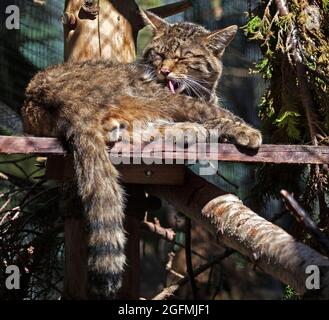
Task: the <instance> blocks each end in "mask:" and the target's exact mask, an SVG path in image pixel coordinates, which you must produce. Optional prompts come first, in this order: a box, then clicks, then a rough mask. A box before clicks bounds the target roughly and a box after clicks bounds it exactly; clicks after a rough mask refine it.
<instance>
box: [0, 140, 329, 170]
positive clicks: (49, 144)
mask: <svg viewBox="0 0 329 320" xmlns="http://www.w3.org/2000/svg"><path fill="white" fill-rule="evenodd" d="M126 150H127V151H126ZM141 151H142V152H141ZM111 152H112V155H114V156H113V159H114V160H118V159H119V160H120V159H121V158H122V159H127V158H134V159H135V160H138V159H141V160H142V161H141V163H143V161H144V160H147V161H148V162H152V161H154V162H155V161H157V163H158V162H159V160H161V159H163V160H165V159H166V160H168V161H169V160H181V161H183V160H188V159H197V160H214V161H216V160H217V161H232V162H247V163H277V164H280V163H290V164H328V163H329V147H327V146H308V145H262V146H261V147H260V149H259V150H258V152H257V153H256V154H248V153H244V152H245V151H243V150H239V149H238V148H237V147H236V146H235V145H232V144H224V143H219V144H218V145H217V146H215V147H214V146H212V148H210V147H209V146H207V145H205V144H198V145H195V146H192V147H190V148H189V149H182V148H177V147H173V146H164V147H163V146H162V144H161V143H160V144H149V145H145V146H143V147H142V148H141V150H139V151H138V148H136V147H134V146H127V145H123V144H121V143H117V144H116V145H115V146H114V148H112V149H111ZM0 153H4V154H35V155H38V154H43V155H63V156H64V155H66V154H67V152H66V151H65V149H64V148H63V147H62V145H61V143H60V141H59V140H58V139H56V138H35V137H7V136H0ZM142 155H143V156H144V157H142ZM168 161H167V162H168Z"/></svg>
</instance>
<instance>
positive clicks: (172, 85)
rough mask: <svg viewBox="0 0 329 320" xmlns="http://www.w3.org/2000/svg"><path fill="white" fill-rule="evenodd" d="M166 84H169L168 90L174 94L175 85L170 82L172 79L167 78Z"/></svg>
mask: <svg viewBox="0 0 329 320" xmlns="http://www.w3.org/2000/svg"><path fill="white" fill-rule="evenodd" d="M168 85H169V89H170V91H171V92H172V93H173V94H176V92H175V86H174V84H173V83H172V81H170V80H169V82H168Z"/></svg>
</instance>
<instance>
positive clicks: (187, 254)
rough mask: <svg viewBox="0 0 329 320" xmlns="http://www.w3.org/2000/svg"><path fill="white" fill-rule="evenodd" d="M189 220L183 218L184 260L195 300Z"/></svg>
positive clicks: (196, 291) (195, 287)
mask: <svg viewBox="0 0 329 320" xmlns="http://www.w3.org/2000/svg"><path fill="white" fill-rule="evenodd" d="M191 228H192V226H191V219H190V218H188V217H185V260H186V271H187V275H188V277H189V280H190V284H191V289H192V294H193V299H194V300H197V297H198V288H197V285H196V283H195V278H194V275H193V264H192V254H191V242H192V237H191Z"/></svg>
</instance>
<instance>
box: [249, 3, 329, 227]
mask: <svg viewBox="0 0 329 320" xmlns="http://www.w3.org/2000/svg"><path fill="white" fill-rule="evenodd" d="M276 2H277V1H273V0H269V1H259V2H258V6H257V8H256V9H255V10H253V11H252V12H249V20H248V23H247V24H246V25H245V27H244V31H245V34H246V35H247V36H248V37H249V39H250V40H251V41H255V42H257V43H258V44H259V46H260V48H261V51H262V53H263V58H262V59H261V61H259V62H258V63H257V64H256V65H255V67H254V69H253V72H254V73H258V74H260V75H261V76H262V77H263V78H264V79H265V80H266V81H267V84H268V87H267V90H266V92H265V94H264V95H263V98H262V101H261V104H260V106H259V116H260V118H261V119H262V121H263V124H264V132H265V133H266V140H267V141H269V142H271V143H281V144H282V143H295V144H311V143H312V144H319V145H321V144H323V145H325V144H327V145H328V135H329V125H328V119H329V78H328V77H327V75H328V72H329V41H328V40H329V27H328V23H327V21H328V19H329V6H328V1H317V2H314V1H308V0H301V1H299V0H298V1H297V0H292V1H287V2H286V1H284V3H287V6H288V11H289V12H288V14H286V15H282V14H280V12H279V10H278V7H277V6H276ZM298 55H299V56H300V60H298V59H299V58H298V59H297V58H296V57H299V56H298ZM303 82H304V83H305V84H306V85H304V86H303ZM308 97H309V99H308ZM286 170H290V173H293V175H292V174H289V173H287V172H286ZM258 172H259V175H258V188H256V190H255V196H257V194H258V195H260V196H259V201H260V202H261V203H264V201H266V200H267V199H269V198H273V197H274V198H276V197H278V195H279V193H278V191H279V188H278V186H280V187H284V188H287V187H289V186H290V187H291V189H290V190H292V191H294V192H297V196H300V197H301V199H303V203H304V205H305V206H306V207H307V208H308V209H309V210H312V211H313V214H314V215H319V214H320V215H321V216H322V217H324V216H328V214H324V213H323V212H322V213H321V212H320V211H321V209H320V210H319V209H318V208H325V207H326V203H325V202H326V201H328V199H327V200H326V197H327V195H328V177H327V173H326V172H325V170H324V169H323V168H322V167H319V166H316V167H311V168H303V167H301V166H299V167H295V168H294V169H293V170H292V168H290V169H287V167H286V166H281V167H280V166H276V167H275V168H274V167H273V166H264V167H262V168H260V169H259V170H258ZM294 186H295V187H294ZM296 187H297V190H295V189H296ZM257 189H258V190H257ZM260 189H261V190H262V192H259V190H260ZM288 190H289V189H288ZM326 219H328V217H327V218H326ZM327 232H328V230H327Z"/></svg>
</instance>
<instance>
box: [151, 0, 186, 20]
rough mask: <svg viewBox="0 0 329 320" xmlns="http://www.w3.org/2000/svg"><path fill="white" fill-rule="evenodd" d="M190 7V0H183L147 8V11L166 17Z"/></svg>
mask: <svg viewBox="0 0 329 320" xmlns="http://www.w3.org/2000/svg"><path fill="white" fill-rule="evenodd" d="M190 7H192V3H191V1H189V0H185V1H179V2H175V3H170V4H167V5H164V6H161V7H157V8H152V9H148V11H151V12H153V13H154V14H156V15H158V16H160V17H162V18H166V17H169V16H173V15H175V14H177V13H180V12H183V11H185V10H187V9H188V8H190Z"/></svg>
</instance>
